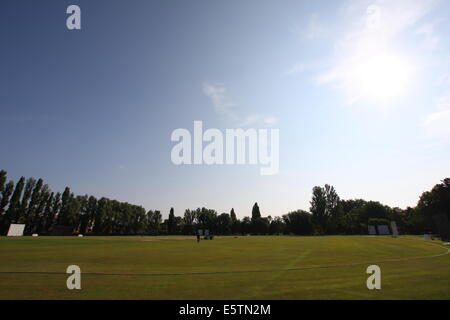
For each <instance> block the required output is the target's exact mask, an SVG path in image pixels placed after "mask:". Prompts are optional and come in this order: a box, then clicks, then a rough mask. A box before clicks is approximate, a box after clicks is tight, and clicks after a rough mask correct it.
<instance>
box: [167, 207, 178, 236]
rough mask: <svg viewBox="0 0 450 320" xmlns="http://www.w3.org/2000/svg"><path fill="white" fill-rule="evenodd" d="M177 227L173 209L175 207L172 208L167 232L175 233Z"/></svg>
mask: <svg viewBox="0 0 450 320" xmlns="http://www.w3.org/2000/svg"><path fill="white" fill-rule="evenodd" d="M175 228H176V222H175V213H174V211H173V208H170V213H169V219H168V221H167V232H168V233H169V234H174V233H175Z"/></svg>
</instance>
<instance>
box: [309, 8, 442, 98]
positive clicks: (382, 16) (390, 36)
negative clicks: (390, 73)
mask: <svg viewBox="0 0 450 320" xmlns="http://www.w3.org/2000/svg"><path fill="white" fill-rule="evenodd" d="M435 3H436V1H434V0H396V1H392V0H378V1H373V2H370V3H369V2H366V1H356V2H352V3H351V6H349V7H348V8H343V10H341V11H340V12H341V13H342V15H343V16H342V17H341V18H342V19H343V20H344V21H348V22H347V23H348V25H347V28H345V31H344V32H341V33H340V34H339V33H337V34H336V36H335V41H334V47H333V48H334V50H333V53H332V55H331V57H330V58H329V60H328V67H327V68H324V69H323V70H322V71H320V72H319V73H318V74H317V75H316V77H315V83H316V84H318V85H331V86H333V87H337V88H339V89H341V90H343V91H344V92H345V94H346V96H347V99H348V103H350V104H351V103H354V102H355V101H358V100H359V99H360V98H361V97H362V96H363V95H364V94H365V93H364V92H363V91H364V90H362V89H361V87H360V86H361V81H360V80H361V79H360V77H358V70H355V66H356V67H357V66H358V65H361V66H364V65H365V64H367V60H369V61H371V59H377V57H382V56H386V55H387V54H388V56H389V54H390V53H391V52H390V49H391V47H394V46H393V45H392V44H395V41H396V40H397V39H398V36H399V35H400V33H402V32H404V31H406V30H408V31H411V29H412V31H413V32H414V30H416V32H418V33H420V34H423V35H426V37H427V38H428V39H434V40H433V41H434V42H433V43H434V44H436V43H437V40H436V39H437V36H436V35H435V33H434V29H433V27H432V25H422V26H421V27H418V24H419V23H420V22H421V19H422V18H423V17H424V16H425V15H426V14H427V13H428V12H429V11H430V10H431V8H432V7H433V5H434V4H435ZM430 41H431V40H430ZM393 55H394V56H398V53H394V54H393ZM404 58H405V57H403V56H400V57H398V59H397V60H399V61H406V59H404Z"/></svg>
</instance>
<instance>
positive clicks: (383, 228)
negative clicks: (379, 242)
mask: <svg viewBox="0 0 450 320" xmlns="http://www.w3.org/2000/svg"><path fill="white" fill-rule="evenodd" d="M377 228H378V234H381V235H387V234H391V232H390V231H389V227H388V226H387V225H385V224H382V225H379V226H377Z"/></svg>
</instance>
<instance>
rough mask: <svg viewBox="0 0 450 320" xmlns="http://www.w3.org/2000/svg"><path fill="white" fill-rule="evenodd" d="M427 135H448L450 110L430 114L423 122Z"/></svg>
mask: <svg viewBox="0 0 450 320" xmlns="http://www.w3.org/2000/svg"><path fill="white" fill-rule="evenodd" d="M424 126H425V127H426V129H427V132H428V134H430V135H432V136H443V135H444V136H446V135H449V134H450V108H449V109H447V110H443V111H438V112H434V113H431V114H429V115H428V116H427V118H426V119H425V121H424Z"/></svg>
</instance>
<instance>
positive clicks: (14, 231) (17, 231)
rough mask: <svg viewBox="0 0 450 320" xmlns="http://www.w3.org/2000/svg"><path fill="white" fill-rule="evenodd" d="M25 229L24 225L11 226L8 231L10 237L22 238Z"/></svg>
mask: <svg viewBox="0 0 450 320" xmlns="http://www.w3.org/2000/svg"><path fill="white" fill-rule="evenodd" d="M24 229H25V225H24V224H13V223H12V224H11V225H10V226H9V230H8V234H7V236H8V237H21V236H23V230H24Z"/></svg>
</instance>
